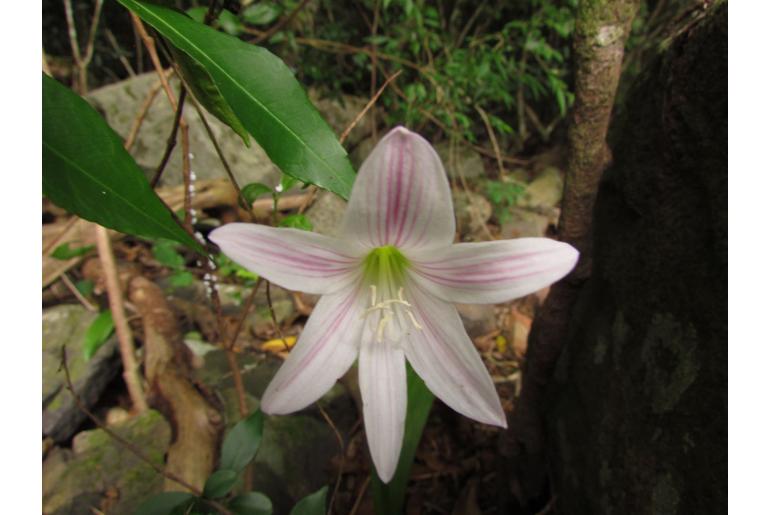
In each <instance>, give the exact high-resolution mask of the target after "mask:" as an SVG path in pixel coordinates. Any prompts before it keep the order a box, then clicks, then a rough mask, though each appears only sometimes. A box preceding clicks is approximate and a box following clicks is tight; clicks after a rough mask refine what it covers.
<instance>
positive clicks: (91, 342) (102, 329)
mask: <svg viewBox="0 0 770 515" xmlns="http://www.w3.org/2000/svg"><path fill="white" fill-rule="evenodd" d="M114 330H115V322H114V321H113V320H112V311H110V310H109V309H107V310H105V311H102V312H101V313H99V316H97V317H96V318H94V321H93V322H91V325H89V326H88V329H87V330H86V334H85V335H83V356H84V357H85V358H86V361H87V360H89V359H91V358H92V357H93V355H94V354H96V351H98V350H99V349H100V348H101V346H102V345H104V342H106V341H107V338H109V337H110V335H111V334H112V332H113V331H114Z"/></svg>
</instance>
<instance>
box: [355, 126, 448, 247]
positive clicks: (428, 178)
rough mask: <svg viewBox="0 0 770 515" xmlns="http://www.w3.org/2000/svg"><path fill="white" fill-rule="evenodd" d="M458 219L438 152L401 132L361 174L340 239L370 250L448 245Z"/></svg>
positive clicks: (415, 136) (390, 136)
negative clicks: (355, 241) (356, 240)
mask: <svg viewBox="0 0 770 515" xmlns="http://www.w3.org/2000/svg"><path fill="white" fill-rule="evenodd" d="M454 232H455V220H454V212H453V211H452V196H451V193H450V190H449V182H448V181H447V178H446V173H445V172H444V166H443V165H442V164H441V159H439V157H438V155H437V154H436V152H435V151H434V150H433V147H431V145H430V143H428V142H427V141H425V139H423V138H422V137H421V136H419V135H418V134H416V133H414V132H410V131H409V130H407V129H405V128H403V127H396V128H395V129H393V130H392V131H390V132H389V133H388V134H387V135H386V136H385V137H384V138H383V139H382V140H381V141H380V142H379V143H378V144H377V146H376V147H375V148H374V150H373V151H372V153H371V154H370V155H369V157H368V158H367V159H366V161H364V164H363V165H362V166H361V169H360V170H359V172H358V177H357V178H356V182H355V185H354V186H353V193H352V195H351V197H350V202H349V203H348V209H347V211H346V213H345V218H344V220H343V223H342V230H341V232H340V234H344V235H346V236H347V235H350V237H354V238H356V239H358V240H359V241H360V242H361V243H362V244H363V245H366V246H368V247H381V246H384V245H395V246H397V247H399V248H420V247H431V246H436V245H448V244H450V243H451V242H452V240H453V239H454Z"/></svg>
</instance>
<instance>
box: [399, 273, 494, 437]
mask: <svg viewBox="0 0 770 515" xmlns="http://www.w3.org/2000/svg"><path fill="white" fill-rule="evenodd" d="M407 300H409V301H410V302H411V303H412V312H413V314H414V316H415V319H416V320H417V323H418V324H419V325H420V327H421V329H417V328H414V329H412V330H410V331H409V332H408V334H407V336H406V338H405V341H404V351H405V352H406V358H407V359H408V360H409V363H410V364H411V365H412V367H413V368H414V370H415V372H417V374H418V375H419V376H420V377H421V378H422V379H423V381H425V384H426V385H427V386H428V388H429V389H430V390H431V391H432V392H433V393H434V394H435V395H436V397H438V398H439V399H441V400H442V401H444V403H445V404H446V405H447V406H449V407H450V408H452V409H453V410H455V411H457V412H458V413H461V414H463V415H465V416H466V417H469V418H472V419H474V420H478V421H479V422H482V423H484V424H491V425H494V426H500V427H507V425H506V420H505V413H504V412H503V408H502V406H501V405H500V399H499V397H498V396H497V391H496V390H495V385H494V383H493V382H492V378H491V377H490V376H489V372H488V371H487V368H486V367H485V366H484V363H483V362H482V361H481V358H480V357H479V353H478V351H476V347H475V346H474V345H473V342H471V340H470V338H468V334H467V333H466V332H465V328H464V327H463V324H462V322H461V321H460V316H459V315H458V314H457V309H456V308H455V307H454V306H453V305H451V304H449V303H447V302H444V301H442V300H440V299H437V298H435V297H433V296H432V295H430V294H429V293H427V292H425V291H423V290H422V289H421V288H419V287H418V286H417V285H415V284H412V285H410V286H409V287H408V288H407Z"/></svg>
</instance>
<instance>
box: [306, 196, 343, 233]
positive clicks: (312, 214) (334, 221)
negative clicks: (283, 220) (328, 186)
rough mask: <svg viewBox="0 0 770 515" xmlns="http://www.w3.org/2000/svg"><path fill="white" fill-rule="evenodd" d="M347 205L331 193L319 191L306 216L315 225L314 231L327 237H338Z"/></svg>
mask: <svg viewBox="0 0 770 515" xmlns="http://www.w3.org/2000/svg"><path fill="white" fill-rule="evenodd" d="M346 208H347V203H346V202H345V201H344V200H342V199H341V198H340V197H338V196H337V195H335V194H334V193H332V192H330V191H319V192H318V197H317V198H316V199H315V202H313V205H311V206H310V207H309V208H308V210H307V212H306V213H305V216H307V218H308V220H310V222H312V224H313V231H314V232H317V233H320V234H325V235H327V236H336V235H337V228H338V227H339V226H340V224H341V223H342V217H343V215H344V214H345V209H346Z"/></svg>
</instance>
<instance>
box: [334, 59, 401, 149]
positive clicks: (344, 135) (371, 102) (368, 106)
mask: <svg viewBox="0 0 770 515" xmlns="http://www.w3.org/2000/svg"><path fill="white" fill-rule="evenodd" d="M399 75H401V70H398V71H397V72H396V73H394V74H393V75H391V76H390V77H388V78H387V80H386V81H385V82H384V83H383V84H382V86H380V89H378V90H377V93H375V94H374V95H373V96H372V98H371V99H369V102H367V103H366V105H365V106H364V108H363V109H362V110H361V111H360V112H359V113H358V114H357V115H356V117H355V118H353V121H352V122H350V125H348V126H347V127H346V128H345V130H344V131H343V132H342V135H341V136H340V143H343V142H344V141H345V140H346V139H347V137H348V135H349V134H350V131H352V130H353V127H355V126H356V124H357V123H358V122H359V121H361V118H363V117H364V115H365V114H366V112H367V111H368V110H369V109H371V108H372V106H373V105H374V103H375V102H377V99H378V98H380V95H382V93H383V92H384V91H385V88H387V87H388V84H390V83H391V82H393V81H394V80H395V79H396V78H397V77H398V76H399Z"/></svg>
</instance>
